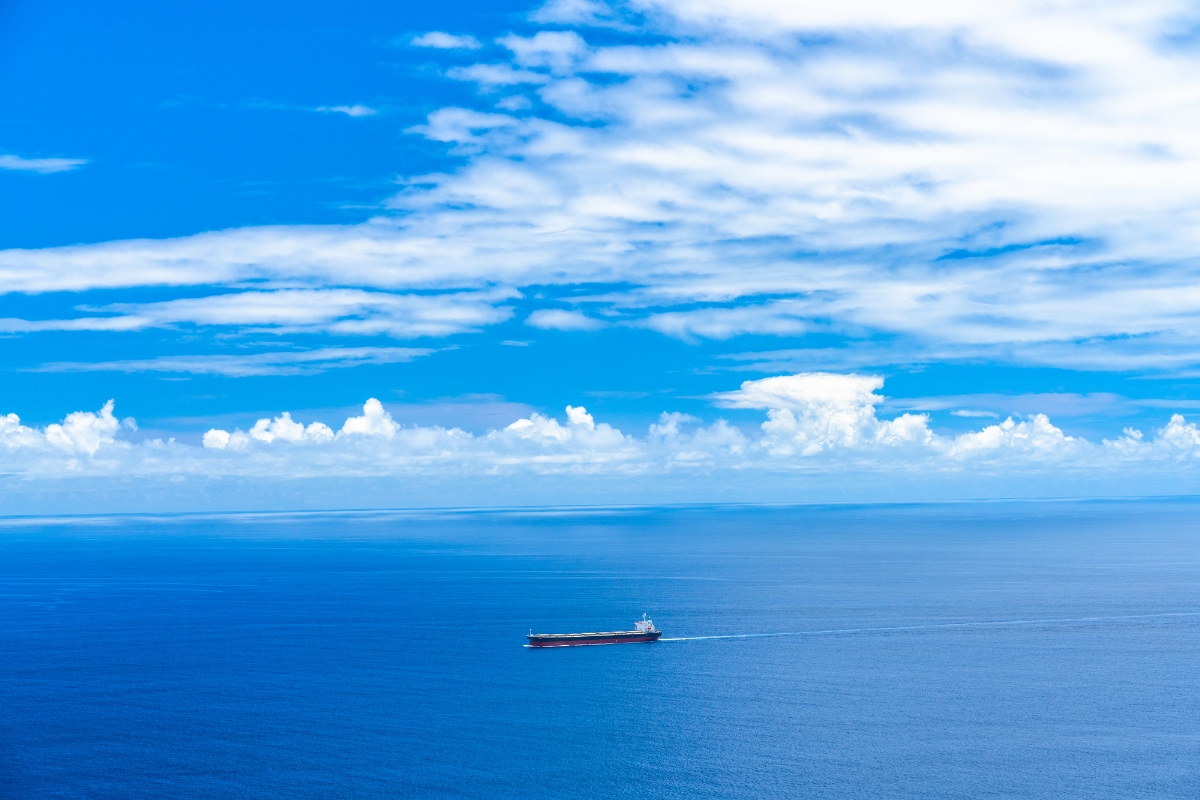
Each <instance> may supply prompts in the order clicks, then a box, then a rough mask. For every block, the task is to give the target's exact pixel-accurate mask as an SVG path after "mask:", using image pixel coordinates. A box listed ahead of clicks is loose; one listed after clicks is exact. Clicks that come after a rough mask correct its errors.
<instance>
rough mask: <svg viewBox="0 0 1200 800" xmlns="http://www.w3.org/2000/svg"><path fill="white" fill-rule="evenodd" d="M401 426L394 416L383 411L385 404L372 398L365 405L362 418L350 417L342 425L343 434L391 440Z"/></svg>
mask: <svg viewBox="0 0 1200 800" xmlns="http://www.w3.org/2000/svg"><path fill="white" fill-rule="evenodd" d="M399 429H400V426H399V425H397V424H396V422H395V420H393V419H392V415H391V414H389V413H388V412H386V411H384V410H383V404H382V403H380V402H379V401H378V400H376V399H375V398H374V397H372V398H371V399H370V400H368V401H367V402H366V404H364V405H363V413H362V416H361V417H350V418H349V419H347V420H346V423H345V424H344V425H342V433H344V434H347V435H358V436H382V437H383V438H385V439H391V438H392V437H394V436H395V435H396V431H398V430H399Z"/></svg>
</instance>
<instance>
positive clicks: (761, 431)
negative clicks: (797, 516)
mask: <svg viewBox="0 0 1200 800" xmlns="http://www.w3.org/2000/svg"><path fill="white" fill-rule="evenodd" d="M882 386H883V381H882V379H881V378H879V377H877V376H873V375H857V374H841V375H839V374H831V373H807V374H797V375H782V376H777V377H773V378H765V379H762V380H758V381H746V382H745V383H743V384H742V386H741V387H740V388H739V389H738V390H736V391H732V392H726V393H723V394H720V395H716V396H715V397H714V401H715V402H716V403H717V404H719V405H721V406H724V407H727V408H738V409H754V410H760V411H762V412H764V416H765V420H764V421H763V422H762V423H761V424H759V425H758V426H757V428H754V429H746V428H742V427H739V426H737V425H734V424H731V423H730V422H729V421H727V420H724V419H717V420H715V421H712V422H710V423H708V424H705V422H704V421H702V420H700V419H697V418H695V417H692V416H689V415H686V414H681V413H678V412H665V413H664V414H663V415H662V416H661V417H660V418H659V419H658V421H657V422H655V423H654V424H652V425H651V426H649V428H648V429H646V430H645V431H644V432H642V433H641V434H640V435H639V434H637V433H626V432H624V431H622V430H620V429H618V428H617V427H615V426H613V425H611V424H610V423H607V422H602V421H597V420H596V419H595V417H594V416H593V415H592V414H591V413H590V412H588V410H587V409H586V408H584V407H582V406H567V408H566V411H565V415H564V416H563V417H561V418H560V417H555V416H549V415H544V414H539V413H532V414H529V415H528V416H525V417H522V418H520V419H518V420H516V421H514V422H512V423H511V424H508V425H506V426H504V427H500V428H496V429H493V430H490V431H488V432H487V433H483V434H472V433H468V432H466V431H463V430H461V429H459V428H454V427H443V426H438V425H402V424H400V423H398V422H396V420H395V419H393V417H392V415H391V414H390V413H389V412H388V410H387V409H386V408H385V407H384V406H383V404H382V403H381V402H380V401H379V400H377V399H375V398H371V399H369V400H367V402H366V403H365V404H364V405H363V409H362V413H361V414H359V415H354V416H350V417H349V418H347V419H345V420H344V422H343V423H342V424H341V425H340V426H339V427H337V428H336V429H335V427H334V426H332V425H330V424H327V423H326V422H323V421H320V420H311V421H301V420H297V419H294V418H293V417H292V415H291V413H290V412H286V411H285V412H282V413H280V414H278V415H276V416H274V417H265V418H262V419H259V420H258V421H257V422H256V423H255V424H254V425H253V426H251V427H250V429H249V430H242V429H234V430H232V431H229V430H225V429H221V428H212V429H210V430H208V431H207V432H206V433H205V434H204V435H203V437H202V443H201V444H202V446H201V447H195V446H190V445H185V444H181V443H178V442H176V441H174V440H171V441H169V442H163V441H161V440H159V439H152V440H146V441H142V442H140V443H137V444H133V443H131V442H129V441H126V440H123V439H121V438H120V437H119V436H118V433H119V428H120V423H118V421H117V419H116V418H115V416H114V415H113V404H112V402H111V401H110V402H109V403H107V404H105V406H104V407H103V408H102V409H100V411H98V412H76V413H74V414H69V415H67V417H66V418H65V419H64V420H63V421H62V422H60V423H54V424H51V425H47V426H46V427H44V428H40V429H39V428H35V427H31V426H27V425H24V424H22V423H21V421H20V419H19V418H18V417H17V416H16V415H15V414H9V415H7V416H6V417H0V467H2V468H3V471H4V472H5V473H6V474H9V475H25V476H27V477H29V478H36V477H38V476H42V477H61V476H63V475H115V476H120V477H129V478H132V477H138V476H142V477H148V476H161V475H164V474H167V475H169V474H195V475H208V476H222V475H251V474H252V475H258V476H261V477H264V478H271V479H278V480H288V479H291V478H297V477H306V476H341V477H353V476H386V475H420V476H425V477H432V476H438V475H443V476H457V477H458V478H464V477H467V476H471V475H478V476H483V475H501V474H511V475H514V476H520V475H539V474H556V473H560V474H565V475H571V474H589V475H611V476H618V477H619V476H625V477H630V476H639V475H641V476H647V481H649V483H647V484H646V485H647V486H652V485H653V481H654V480H655V478H654V477H653V476H665V475H670V474H674V473H682V474H688V471H695V470H700V471H703V472H704V473H705V474H709V475H711V474H718V475H725V476H726V479H725V480H727V482H728V483H729V485H730V486H731V487H734V488H736V487H737V486H738V485H742V486H744V485H745V484H746V482H747V481H753V480H754V478H753V477H752V476H753V475H754V474H755V473H761V472H784V473H787V472H796V471H799V472H806V471H807V472H811V473H820V474H822V475H841V476H843V477H844V478H846V479H848V480H852V479H854V477H855V476H861V475H867V474H883V475H888V474H895V473H899V472H912V471H914V470H924V471H927V472H928V473H929V475H930V476H931V480H934V477H933V476H936V475H937V474H939V473H941V472H962V471H963V470H971V471H977V472H978V471H983V473H981V474H984V473H986V471H987V470H989V469H992V470H997V469H998V470H1002V471H1003V473H1004V474H1010V473H1014V472H1015V473H1018V474H1029V473H1031V472H1038V471H1046V470H1051V471H1053V472H1054V473H1055V474H1060V473H1063V472H1064V471H1066V472H1074V473H1076V474H1079V475H1082V476H1085V478H1086V477H1088V476H1093V475H1099V474H1105V475H1118V476H1119V475H1128V476H1131V477H1137V476H1145V475H1150V474H1155V471H1156V470H1157V471H1160V472H1161V470H1164V469H1166V470H1178V469H1181V468H1183V467H1187V468H1189V469H1190V468H1191V467H1190V466H1189V465H1192V464H1195V463H1200V432H1198V429H1197V426H1196V423H1194V422H1188V421H1186V420H1185V419H1184V418H1183V417H1182V416H1180V415H1174V416H1172V417H1171V418H1170V420H1169V422H1168V423H1167V424H1166V425H1164V426H1163V427H1162V428H1161V429H1159V430H1158V431H1156V432H1155V434H1154V435H1153V436H1152V437H1147V436H1144V435H1143V434H1142V433H1141V432H1140V431H1137V430H1134V429H1131V428H1127V429H1126V430H1125V431H1124V432H1123V434H1122V436H1120V437H1118V438H1116V439H1113V440H1103V441H1101V442H1099V443H1094V442H1090V441H1088V440H1086V439H1083V438H1081V437H1078V436H1072V435H1068V434H1066V433H1065V432H1064V431H1062V430H1061V429H1060V428H1058V427H1056V426H1055V425H1054V424H1053V423H1051V421H1050V420H1049V418H1048V417H1046V416H1045V415H1043V414H1035V415H1031V416H1028V417H1024V418H1020V419H1016V418H1008V419H1006V420H1004V421H1003V422H1000V423H996V424H992V425H988V426H986V427H983V428H981V429H979V430H975V431H969V432H966V433H961V434H957V435H940V434H938V433H936V432H934V431H932V430H931V429H930V428H929V424H928V422H929V420H928V417H926V416H925V415H920V414H901V415H899V416H895V417H892V418H881V417H880V416H879V415H878V414H877V411H876V407H877V406H878V404H879V403H880V402H881V401H882V400H883V398H882V396H881V395H880V394H878V391H879V390H880V389H882ZM130 424H131V426H132V422H131V423H130ZM1172 474H1177V473H1172Z"/></svg>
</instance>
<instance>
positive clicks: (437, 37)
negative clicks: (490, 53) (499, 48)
mask: <svg viewBox="0 0 1200 800" xmlns="http://www.w3.org/2000/svg"><path fill="white" fill-rule="evenodd" d="M412 44H413V45H415V46H416V47H432V48H435V49H438V50H478V49H479V48H480V47H482V46H483V45H481V44H480V43H479V40H478V39H476V38H475V37H474V36H455V35H454V34H452V33H443V32H442V31H430V32H429V33H423V34H421V35H420V36H414V37H413V40H412Z"/></svg>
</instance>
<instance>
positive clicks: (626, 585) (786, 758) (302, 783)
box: [0, 501, 1200, 799]
mask: <svg viewBox="0 0 1200 800" xmlns="http://www.w3.org/2000/svg"><path fill="white" fill-rule="evenodd" d="M1198 512H1200V503H1194V502H1180V501H1171V502H1168V501H1161V502H1120V503H1117V502H1112V503H1100V502H1092V503H1027V504H1021V503H997V504H962V505H947V506H892V507H885V506H879V507H857V508H850V507H837V508H834V507H804V508H799V507H797V508H666V509H631V510H620V509H617V510H593V511H529V512H506V513H505V512H497V513H484V512H471V513H467V512H460V513H450V512H447V513H415V512H413V513H359V514H329V515H321V514H306V515H274V516H272V515H250V516H227V517H218V516H193V517H157V518H149V517H126V518H111V519H75V520H41V521H39V520H8V521H4V522H0V794H2V795H3V796H5V797H13V798H159V797H162V798H185V797H204V798H258V797H262V798H384V797H386V798H395V797H438V798H441V797H466V798H503V797H553V798H560V797H630V798H675V797H746V798H751V797H752V798H763V797H788V798H794V797H802V798H843V797H854V798H963V797H971V798H993V797H995V798H999V797H1013V798H1017V797H1020V798H1042V797H1044V798H1126V799H1128V798H1176V797H1177V798H1195V797H1200V525H1198V522H1197V521H1198V519H1200V517H1198ZM643 612H649V613H650V614H651V616H652V617H653V619H654V620H655V622H656V623H657V624H658V627H660V628H662V629H663V630H664V631H665V637H666V638H669V639H677V640H679V641H661V642H658V643H655V644H649V645H622V646H610V647H584V648H569V649H554V650H531V649H528V648H525V647H523V646H522V645H523V643H524V638H523V637H524V635H525V634H526V633H527V632H528V630H529V629H530V628H533V629H534V630H537V631H553V632H558V631H573V630H596V629H601V630H603V629H612V628H614V627H629V626H630V625H631V623H632V622H633V620H634V619H635V618H640V616H641V614H642V613H643ZM747 634H786V635H771V636H746V635H747ZM714 636H730V637H741V638H692V637H714Z"/></svg>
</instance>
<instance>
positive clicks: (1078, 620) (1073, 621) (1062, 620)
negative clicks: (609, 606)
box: [658, 611, 1200, 642]
mask: <svg viewBox="0 0 1200 800" xmlns="http://www.w3.org/2000/svg"><path fill="white" fill-rule="evenodd" d="M1196 616H1200V611H1177V612H1170V613H1163V614H1122V615H1117V616H1108V617H1059V618H1056V619H1006V620H989V621H987V622H938V623H931V624H927V625H893V626H890V627H877V628H829V629H826V630H816V631H786V632H783V633H726V634H721V635H717V636H671V637H666V636H664V637H663V638H661V639H659V640H658V641H660V642H698V641H702V640H706V639H769V638H772V637H777V636H837V635H840V634H855V633H895V632H902V631H930V630H944V629H948V628H1002V627H1020V626H1032V625H1079V624H1086V623H1089V622H1120V621H1125V620H1140V619H1168V618H1174V617H1196Z"/></svg>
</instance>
